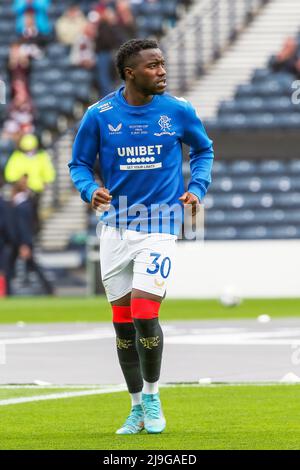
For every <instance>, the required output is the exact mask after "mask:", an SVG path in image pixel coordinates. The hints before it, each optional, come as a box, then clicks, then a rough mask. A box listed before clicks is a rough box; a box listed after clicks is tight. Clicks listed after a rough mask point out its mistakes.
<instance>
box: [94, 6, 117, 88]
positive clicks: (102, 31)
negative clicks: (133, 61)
mask: <svg viewBox="0 0 300 470" xmlns="http://www.w3.org/2000/svg"><path fill="white" fill-rule="evenodd" d="M121 43H122V35H121V32H120V29H119V27H118V18H117V15H116V13H115V11H114V10H113V9H112V8H106V9H105V10H104V11H103V12H102V15H101V19H100V21H99V23H98V28H97V35H96V40H95V50H96V61H97V79H98V84H99V89H100V93H101V94H102V96H105V95H107V94H109V93H111V91H112V90H113V88H114V85H113V63H114V59H113V57H114V52H115V51H116V49H117V48H118V47H119V46H120V44H121Z"/></svg>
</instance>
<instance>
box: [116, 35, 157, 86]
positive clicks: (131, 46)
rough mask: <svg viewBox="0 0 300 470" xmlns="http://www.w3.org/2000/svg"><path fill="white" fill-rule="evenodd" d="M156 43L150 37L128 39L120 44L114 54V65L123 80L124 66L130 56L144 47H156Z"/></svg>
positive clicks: (126, 65)
mask: <svg viewBox="0 0 300 470" xmlns="http://www.w3.org/2000/svg"><path fill="white" fill-rule="evenodd" d="M158 48H159V46H158V43H157V42H156V41H154V40H152V39H130V40H129V41H127V42H125V43H124V44H122V46H121V47H120V49H119V50H118V53H117V56H116V66H117V70H118V72H119V75H120V77H121V78H122V80H125V73H124V69H125V67H128V62H129V60H130V59H132V57H134V56H136V55H138V53H139V52H140V51H144V50H146V49H158Z"/></svg>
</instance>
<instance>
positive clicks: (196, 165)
mask: <svg viewBox="0 0 300 470" xmlns="http://www.w3.org/2000/svg"><path fill="white" fill-rule="evenodd" d="M184 126H185V129H184V135H183V138H182V141H183V142H184V143H185V144H187V145H189V146H190V147H191V149H190V167H191V181H190V183H189V185H188V192H189V193H192V194H194V195H195V196H197V198H198V200H199V202H200V201H201V200H202V199H203V197H204V196H205V194H206V192H207V189H208V187H209V185H210V183H211V171H212V165H213V159H214V151H213V146H212V141H211V140H210V139H209V138H208V136H207V134H206V131H205V129H204V126H203V124H202V122H201V120H200V118H199V117H198V116H197V114H196V111H195V109H194V108H193V106H192V105H191V104H190V103H187V111H186V114H185V123H184Z"/></svg>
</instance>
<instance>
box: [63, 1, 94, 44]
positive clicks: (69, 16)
mask: <svg viewBox="0 0 300 470" xmlns="http://www.w3.org/2000/svg"><path fill="white" fill-rule="evenodd" d="M86 25H87V19H86V17H85V15H84V14H83V13H82V11H81V9H80V7H79V6H78V5H76V4H73V5H71V6H70V7H69V8H67V10H66V12H65V13H64V14H63V15H62V16H61V17H60V18H58V20H57V22H56V25H55V29H56V35H57V38H58V40H59V41H60V42H62V43H63V44H66V45H67V46H72V45H73V44H75V42H76V40H77V39H78V36H80V35H81V34H82V33H83V31H84V29H85V27H86Z"/></svg>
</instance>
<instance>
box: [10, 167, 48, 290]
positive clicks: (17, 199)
mask: <svg viewBox="0 0 300 470" xmlns="http://www.w3.org/2000/svg"><path fill="white" fill-rule="evenodd" d="M11 207H12V217H13V218H12V220H13V224H14V231H15V233H16V234H17V240H16V242H17V244H16V245H13V246H12V248H11V250H10V252H9V255H8V258H7V266H6V273H7V293H8V295H11V294H12V288H11V281H12V279H13V277H14V275H15V265H16V261H17V259H18V258H21V259H22V260H23V261H24V262H25V276H26V277H25V279H24V280H23V282H25V283H28V282H29V281H28V274H29V273H30V272H35V273H36V274H37V276H38V278H39V280H40V282H41V284H42V286H43V288H44V290H45V292H46V293H47V294H50V295H51V294H53V286H52V285H51V283H50V282H49V281H48V280H47V278H46V277H45V276H44V273H43V271H42V269H41V268H40V266H39V265H38V264H37V262H36V261H35V258H34V217H35V214H34V211H35V208H34V201H33V199H32V195H31V192H30V190H29V188H28V178H27V176H23V177H22V178H20V179H19V180H18V182H16V183H15V184H14V186H13V190H12V198H11Z"/></svg>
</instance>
